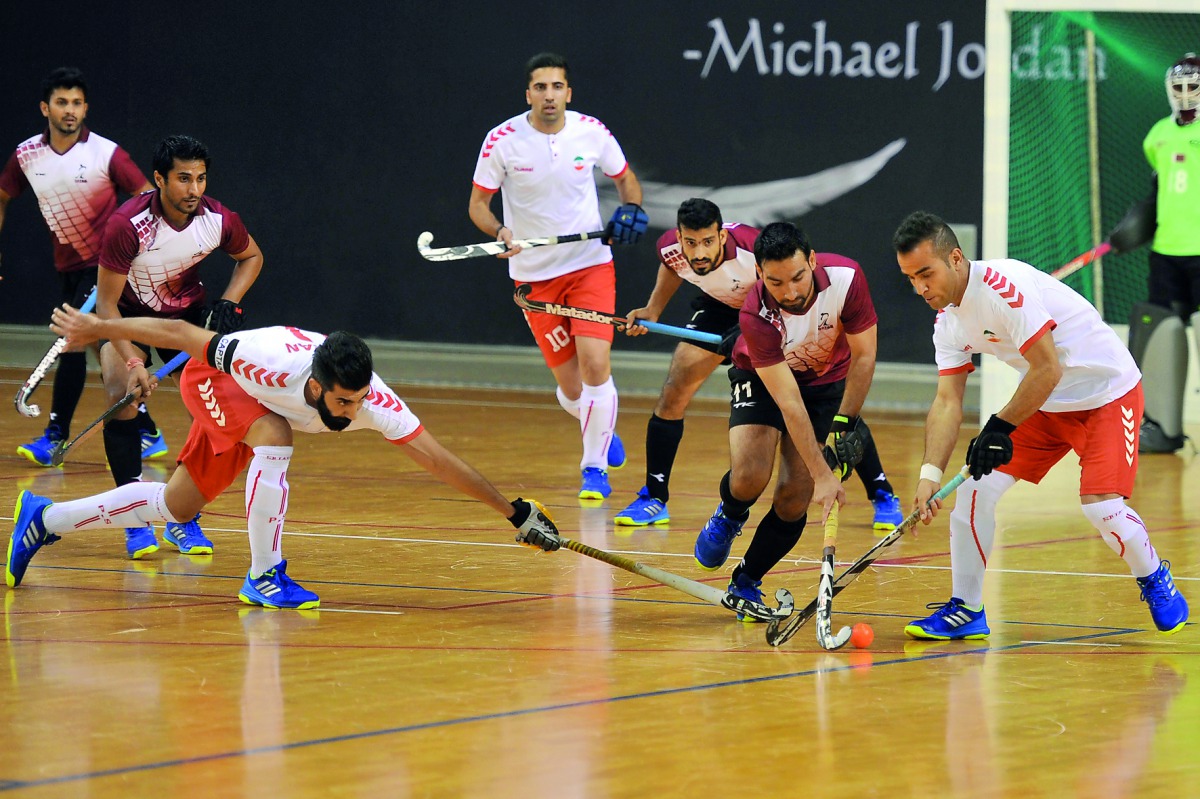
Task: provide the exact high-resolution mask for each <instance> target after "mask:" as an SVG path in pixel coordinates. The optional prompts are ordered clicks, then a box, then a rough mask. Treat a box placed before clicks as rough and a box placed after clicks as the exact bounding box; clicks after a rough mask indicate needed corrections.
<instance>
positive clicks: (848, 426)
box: [824, 413, 871, 482]
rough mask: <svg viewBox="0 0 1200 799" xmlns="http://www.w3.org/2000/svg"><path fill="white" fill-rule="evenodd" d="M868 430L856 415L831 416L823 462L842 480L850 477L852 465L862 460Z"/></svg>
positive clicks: (868, 435) (867, 438) (868, 437)
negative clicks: (831, 423) (831, 421)
mask: <svg viewBox="0 0 1200 799" xmlns="http://www.w3.org/2000/svg"><path fill="white" fill-rule="evenodd" d="M870 435H871V434H870V431H869V430H868V429H867V425H866V424H865V423H864V422H863V421H862V419H860V418H858V417H857V416H843V415H842V414H840V413H839V414H838V415H837V416H835V417H833V425H832V426H831V427H830V428H829V443H828V444H826V445H825V452H824V455H825V462H826V463H827V464H829V468H830V469H832V470H833V471H835V472H837V475H838V477H840V478H841V479H842V481H843V482H845V481H846V479H847V478H849V477H850V475H851V473H853V471H854V467H855V466H857V465H858V462H859V461H861V460H862V457H863V453H864V452H865V451H866V448H867V441H868V440H869V439H870Z"/></svg>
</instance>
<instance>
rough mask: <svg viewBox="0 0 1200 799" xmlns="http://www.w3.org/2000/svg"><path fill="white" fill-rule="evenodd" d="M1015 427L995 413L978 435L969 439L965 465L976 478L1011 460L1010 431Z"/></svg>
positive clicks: (1011, 444)
mask: <svg viewBox="0 0 1200 799" xmlns="http://www.w3.org/2000/svg"><path fill="white" fill-rule="evenodd" d="M1016 429H1017V426H1016V425H1015V424H1009V423H1008V422H1006V421H1004V420H1003V419H1001V418H1000V417H999V416H997V415H996V414H994V413H993V414H992V415H991V417H989V418H988V420H987V424H985V425H984V426H983V429H982V430H980V431H979V435H977V436H975V437H974V438H972V439H971V444H970V446H968V447H967V466H969V467H970V471H971V476H972V477H974V478H975V479H976V480H978V479H980V478H981V477H983V476H984V475H988V474H991V473H992V471H993V470H994V469H996V468H998V467H1000V466H1003V465H1004V464H1006V463H1008V462H1009V461H1011V460H1012V457H1013V443H1012V438H1010V436H1011V435H1012V432H1013V431H1014V430H1016Z"/></svg>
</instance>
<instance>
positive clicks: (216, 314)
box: [204, 300, 246, 336]
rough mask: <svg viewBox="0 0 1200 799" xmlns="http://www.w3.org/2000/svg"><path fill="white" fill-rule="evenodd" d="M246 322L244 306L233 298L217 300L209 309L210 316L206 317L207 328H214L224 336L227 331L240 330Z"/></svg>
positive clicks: (214, 330)
mask: <svg viewBox="0 0 1200 799" xmlns="http://www.w3.org/2000/svg"><path fill="white" fill-rule="evenodd" d="M245 324H246V315H245V313H243V311H242V306H240V305H238V304H237V303H236V302H234V301H233V300H217V301H216V302H214V303H213V305H212V307H211V308H209V309H208V316H207V317H205V319H204V328H205V329H206V330H212V331H213V332H215V333H217V334H219V335H222V336H223V335H225V334H226V333H236V332H238V331H239V330H241V329H242V326H243V325H245Z"/></svg>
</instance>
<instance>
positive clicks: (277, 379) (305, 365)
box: [205, 327, 423, 444]
mask: <svg viewBox="0 0 1200 799" xmlns="http://www.w3.org/2000/svg"><path fill="white" fill-rule="evenodd" d="M324 340H325V336H324V335H322V334H321V333H311V332H309V331H307V330H300V329H298V328H295V327H263V328H258V329H255V330H242V331H239V332H237V333H230V334H228V335H226V336H217V337H214V338H213V340H212V342H211V343H210V344H209V346H208V351H207V353H206V355H205V360H206V361H207V362H208V365H209V366H211V367H213V368H214V369H219V370H220V371H222V372H226V373H228V374H229V375H230V376H232V377H233V379H234V380H235V381H236V382H237V384H238V386H239V387H240V388H241V389H242V390H243V391H245V392H246V393H247V394H249V395H250V396H251V397H253V398H254V399H256V400H257V401H258V402H260V403H262V405H263V406H264V407H266V408H267V409H269V410H270V411H271V412H273V413H277V414H279V415H280V416H282V417H283V418H284V419H286V420H287V421H288V424H289V425H291V426H292V429H293V430H299V431H301V432H303V433H330V432H333V431H332V430H330V429H329V428H328V427H326V426H325V423H324V422H322V421H321V416H320V414H318V413H317V409H316V408H314V407H312V406H311V405H309V404H308V402H307V401H305V399H304V387H305V386H306V385H307V384H308V378H310V377H312V353H313V350H315V349H316V348H317V345H319V344H320V343H321V342H322V341H324ZM364 429H365V430H378V431H379V432H380V433H382V434H383V437H384V438H386V439H388V440H389V441H392V442H394V443H397V444H403V443H406V442H408V441H410V440H412V439H413V438H414V437H415V436H417V435H418V434H419V433H420V432H421V430H422V429H423V428H422V426H421V420H420V419H418V418H417V417H416V414H414V413H413V412H412V411H411V410H409V408H408V406H407V405H406V404H405V403H404V402H403V401H401V399H400V398H399V397H398V396H396V393H395V392H394V391H392V390H391V389H390V388H388V387H387V385H386V384H385V383H384V382H383V380H382V379H381V378H380V377H379V375H375V374H373V375H372V376H371V389H370V392H369V393H368V394H367V398H366V400H365V401H364V402H363V405H362V408H360V409H359V412H358V416H357V418H355V420H354V421H353V422H351V423H350V425H349V426H348V427H347V428H346V430H364Z"/></svg>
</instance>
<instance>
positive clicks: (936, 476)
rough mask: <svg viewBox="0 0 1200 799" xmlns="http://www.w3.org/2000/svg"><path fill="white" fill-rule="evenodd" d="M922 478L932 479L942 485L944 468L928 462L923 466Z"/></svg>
mask: <svg viewBox="0 0 1200 799" xmlns="http://www.w3.org/2000/svg"><path fill="white" fill-rule="evenodd" d="M921 479H922V480H932V481H933V482H935V483H937V484H938V485H941V483H942V470H941V469H939V468H938V467H936V466H934V465H933V464H932V463H926V464H924V465H922V466H921Z"/></svg>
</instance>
